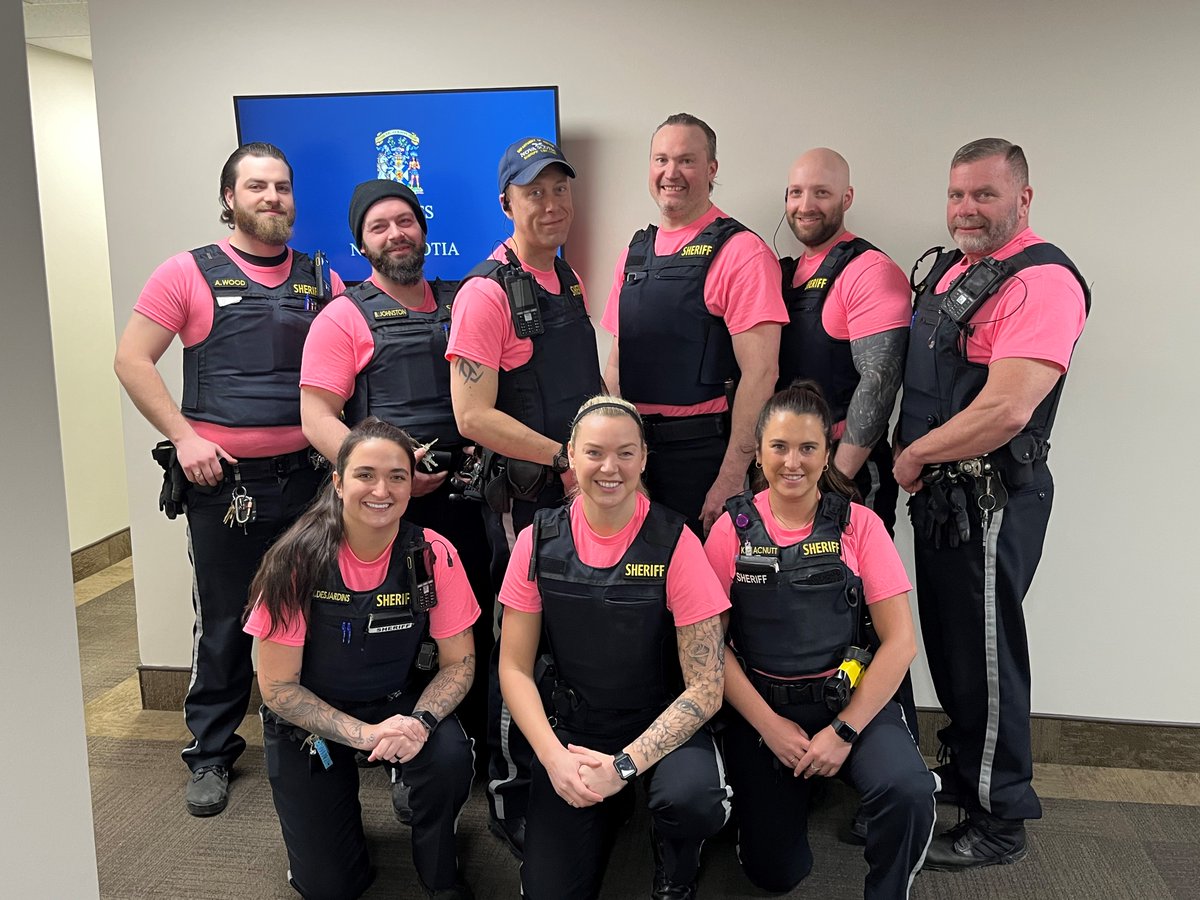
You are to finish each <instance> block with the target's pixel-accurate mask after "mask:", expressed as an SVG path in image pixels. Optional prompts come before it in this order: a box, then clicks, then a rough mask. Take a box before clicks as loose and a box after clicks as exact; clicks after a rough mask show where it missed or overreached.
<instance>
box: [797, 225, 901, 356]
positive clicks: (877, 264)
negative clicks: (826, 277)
mask: <svg viewBox="0 0 1200 900" xmlns="http://www.w3.org/2000/svg"><path fill="white" fill-rule="evenodd" d="M852 240H854V235H853V234H851V233H850V232H849V231H846V232H843V233H842V235H841V237H840V238H839V240H838V244H841V243H845V242H846V241H852ZM838 244H831V245H830V246H829V247H827V248H826V249H825V250H824V251H823V252H821V253H818V254H817V255H816V256H809V255H807V254H805V255H804V256H801V257H800V259H799V261H798V262H797V264H796V274H795V275H794V276H792V287H801V286H802V285H803V284H804V282H806V281H808V279H810V278H812V276H813V275H814V274H816V271H817V269H819V268H820V267H821V263H823V262H825V257H827V256H828V255H829V251H830V250H832V249H833V248H834V247H836V246H837V245H838ZM911 320H912V293H911V288H910V287H909V284H908V276H907V275H905V274H904V272H902V271H901V269H900V267H899V266H898V265H896V264H895V263H894V262H892V260H891V259H890V258H888V256H887V254H886V253H881V252H879V251H878V250H868V251H867V252H866V253H862V254H859V255H858V256H856V257H855V258H854V259H853V260H851V261H850V262H849V263H848V264H847V265H846V268H844V269H842V274H841V275H839V276H838V277H837V279H836V280H835V281H834V282H833V287H831V288H830V289H829V293H828V294H826V295H825V305H824V306H823V307H822V308H821V324H822V325H823V326H824V327H825V331H827V332H828V333H829V336H830V337H832V338H834V339H836V340H839V341H857V340H858V339H859V338H865V337H870V336H871V335H873V334H879V333H880V332H884V331H891V330H892V329H893V328H908V326H909V323H910V322H911Z"/></svg>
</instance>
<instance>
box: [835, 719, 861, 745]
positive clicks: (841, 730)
mask: <svg viewBox="0 0 1200 900" xmlns="http://www.w3.org/2000/svg"><path fill="white" fill-rule="evenodd" d="M829 727H830V728H832V729H833V733H834V734H836V735H837V736H838V737H840V738H841V739H842V740H843V741H845V742H846V743H847V744H853V743H854V742H855V741H857V740H858V732H857V731H855V730H854V726H852V725H847V724H846V723H845V722H843V721H842V720H841V719H834V720H833V721H832V722H831V723H830V724H829Z"/></svg>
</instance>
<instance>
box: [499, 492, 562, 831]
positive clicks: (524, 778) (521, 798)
mask: <svg viewBox="0 0 1200 900" xmlns="http://www.w3.org/2000/svg"><path fill="white" fill-rule="evenodd" d="M562 499H563V487H562V481H561V480H560V479H559V478H558V477H557V476H555V477H554V478H552V479H551V481H550V483H549V484H547V485H546V487H545V488H543V489H542V492H541V494H540V495H539V497H538V499H537V502H536V503H534V502H526V501H523V500H514V501H512V510H511V512H508V513H504V514H499V513H495V512H493V511H492V510H491V509H490V508H488V506H487V504H486V503H485V504H484V505H483V521H484V528H485V530H486V532H487V538H488V543H489V545H490V546H491V551H492V583H493V584H496V585H499V584H502V583H503V581H504V573H505V572H506V571H507V570H508V558H509V556H510V554H511V552H512V548H513V544H514V543H515V541H516V539H517V535H518V534H519V533H520V532H521V530H522V529H524V528H527V527H529V525H530V524H531V523H532V522H533V514H534V513H535V512H537V511H538V510H539V509H550V508H552V507H555V506H558V505H559V504H561V503H562ZM480 605H482V604H480ZM503 615H504V610H503V608H502V607H501V606H500V604H498V603H497V604H496V625H497V627H499V625H500V620H501V619H502V618H503ZM480 618H482V616H481V617H480ZM487 691H488V704H487V748H488V760H487V772H488V784H487V794H488V806H489V808H490V810H491V815H492V816H493V817H494V818H497V819H505V820H516V819H520V818H523V817H524V816H525V810H526V808H527V806H528V804H529V779H530V769H531V767H532V765H533V760H534V756H533V749H532V748H531V747H530V746H529V742H528V741H527V740H525V735H523V734H521V730H520V729H519V728H517V723H516V722H514V721H513V720H512V715H511V714H510V713H509V711H508V704H506V703H505V702H504V697H503V696H502V695H501V693H500V642H499V641H496V642H495V644H494V645H493V646H492V650H491V655H490V657H489V659H488V680H487Z"/></svg>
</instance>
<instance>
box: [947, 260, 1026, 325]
mask: <svg viewBox="0 0 1200 900" xmlns="http://www.w3.org/2000/svg"><path fill="white" fill-rule="evenodd" d="M1011 273H1012V270H1011V268H1010V267H1009V265H1008V264H1007V263H1002V262H997V261H996V260H994V259H992V258H991V257H990V256H985V257H984V258H983V259H981V260H979V262H977V263H975V265H973V266H971V267H970V268H968V269H967V271H965V272H963V273H962V274H961V275H959V276H958V277H957V278H956V279H954V281H953V283H952V284H951V285H950V289H949V290H948V291H947V292H946V296H945V297H943V298H942V304H941V307H940V309H941V311H942V312H943V313H945V314H946V315H947V316H949V317H950V318H951V319H953V320H954V322H955V324H957V325H965V324H966V323H967V322H970V321H971V317H972V316H973V315H975V313H976V312H977V311H978V310H979V307H981V306H983V304H984V301H985V300H987V299H988V298H989V297H991V296H992V295H993V294H994V293H996V291H997V290H998V289H999V287H1000V285H1001V284H1003V283H1004V281H1005V280H1006V279H1007V278H1008V276H1009V275H1010V274H1011Z"/></svg>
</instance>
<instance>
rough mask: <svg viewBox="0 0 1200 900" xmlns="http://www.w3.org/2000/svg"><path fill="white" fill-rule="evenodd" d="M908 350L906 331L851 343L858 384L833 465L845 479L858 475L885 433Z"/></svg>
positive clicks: (883, 333)
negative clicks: (872, 449)
mask: <svg viewBox="0 0 1200 900" xmlns="http://www.w3.org/2000/svg"><path fill="white" fill-rule="evenodd" d="M907 347H908V329H906V328H893V329H892V330H891V331H881V332H880V333H879V334H872V335H868V336H867V337H864V338H859V339H858V340H854V341H851V342H850V355H851V356H852V357H853V359H854V368H855V369H857V370H858V375H859V382H858V387H856V388H855V389H854V396H853V397H851V398H850V408H849V409H848V410H847V412H846V433H845V434H843V435H842V440H841V441H840V442H839V443H838V448H837V453H836V454H834V458H833V464H834V465H835V466H837V467H838V469H839V470H840V471H841V472H842V474H844V475H845V476H846V477H848V478H853V477H854V476H855V475H856V474H857V473H858V470H859V469H860V468H862V464H863V463H865V462H866V461H867V457H868V456H870V455H871V448H872V447H874V446H875V444H876V443H878V441H879V439H880V438H881V437H883V435H884V432H886V431H887V423H888V419H889V418H891V415H892V407H894V406H895V405H896V392H897V391H899V390H900V382H901V380H902V379H903V378H904V353H905V350H906V349H907Z"/></svg>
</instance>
